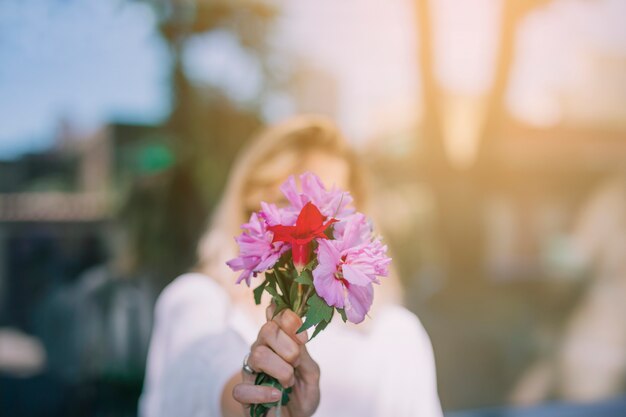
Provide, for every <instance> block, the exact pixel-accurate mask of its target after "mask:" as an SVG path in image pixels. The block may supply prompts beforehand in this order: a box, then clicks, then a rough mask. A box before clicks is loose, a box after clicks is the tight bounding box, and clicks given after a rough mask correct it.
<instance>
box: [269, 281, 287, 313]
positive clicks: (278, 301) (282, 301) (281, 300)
mask: <svg viewBox="0 0 626 417" xmlns="http://www.w3.org/2000/svg"><path fill="white" fill-rule="evenodd" d="M265 291H267V292H268V293H270V294H271V295H272V297H273V298H274V302H275V303H276V309H278V308H279V307H281V306H285V305H288V304H287V301H285V299H284V298H283V296H282V295H280V294H279V293H278V291H277V290H276V286H275V285H272V284H270V285H268V286H266V287H265Z"/></svg>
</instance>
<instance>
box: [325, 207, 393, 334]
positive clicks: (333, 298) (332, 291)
mask: <svg viewBox="0 0 626 417" xmlns="http://www.w3.org/2000/svg"><path fill="white" fill-rule="evenodd" d="M338 224H339V223H338ZM335 238H336V240H318V249H317V260H318V262H319V263H318V266H317V267H316V268H315V269H314V270H313V285H314V286H315V290H316V291H317V294H318V295H319V296H320V297H322V298H323V299H324V301H326V303H328V305H330V306H334V307H337V308H343V309H345V312H346V316H347V318H348V320H350V321H351V322H353V323H360V322H362V321H363V319H364V318H365V315H366V314H367V312H368V311H369V309H370V307H371V305H372V301H373V298H374V292H373V287H372V283H377V284H378V283H380V282H379V281H378V277H379V276H386V275H387V273H388V266H389V263H390V262H391V259H390V258H389V257H387V254H386V252H387V247H386V246H384V245H383V244H382V243H381V242H380V240H378V239H373V238H372V235H371V227H370V225H369V224H368V223H367V221H366V219H365V216H364V215H362V214H360V213H357V214H355V215H353V216H350V217H349V218H348V219H346V220H345V224H344V227H343V228H342V232H341V233H338V235H336V236H335Z"/></svg>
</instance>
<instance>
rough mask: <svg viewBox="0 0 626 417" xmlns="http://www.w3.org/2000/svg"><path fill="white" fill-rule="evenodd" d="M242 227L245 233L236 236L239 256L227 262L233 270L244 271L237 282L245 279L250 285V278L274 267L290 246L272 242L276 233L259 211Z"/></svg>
mask: <svg viewBox="0 0 626 417" xmlns="http://www.w3.org/2000/svg"><path fill="white" fill-rule="evenodd" d="M241 228H242V229H243V233H241V235H239V237H236V238H235V241H236V242H237V244H238V245H239V257H237V258H234V259H231V260H230V261H228V262H226V264H227V265H228V266H229V267H230V268H231V269H232V270H233V271H242V272H241V274H240V275H239V277H238V278H237V284H239V283H240V282H241V281H243V280H245V281H246V284H247V285H248V286H250V278H251V277H252V276H256V275H257V273H259V272H263V271H266V270H268V269H270V268H272V267H273V266H274V264H275V263H276V261H278V259H279V258H280V256H281V255H282V254H283V253H285V252H286V251H287V250H288V249H289V246H288V245H285V244H284V243H282V242H275V243H274V242H272V240H273V238H274V234H273V233H272V232H271V231H269V230H268V229H267V224H266V223H265V220H264V219H263V218H261V217H259V215H258V214H257V213H252V215H251V216H250V220H249V222H248V223H245V224H243V225H242V226H241Z"/></svg>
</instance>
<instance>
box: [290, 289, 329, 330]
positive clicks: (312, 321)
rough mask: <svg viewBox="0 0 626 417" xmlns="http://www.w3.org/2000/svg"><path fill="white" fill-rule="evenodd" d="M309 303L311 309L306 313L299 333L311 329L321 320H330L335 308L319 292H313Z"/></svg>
mask: <svg viewBox="0 0 626 417" xmlns="http://www.w3.org/2000/svg"><path fill="white" fill-rule="evenodd" d="M307 305H308V306H309V309H308V310H307V313H306V320H305V321H304V323H302V326H300V328H299V329H298V331H297V333H300V332H303V331H305V330H306V329H310V328H311V327H313V326H315V325H317V324H318V323H320V322H321V321H330V318H331V317H332V315H333V308H332V307H331V306H329V305H328V304H326V302H325V301H324V300H322V299H321V298H320V297H319V296H318V295H317V294H313V295H312V296H311V297H309V300H308V301H307Z"/></svg>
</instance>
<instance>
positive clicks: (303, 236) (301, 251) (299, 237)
mask: <svg viewBox="0 0 626 417" xmlns="http://www.w3.org/2000/svg"><path fill="white" fill-rule="evenodd" d="M325 219H326V218H325V217H324V216H323V215H322V213H320V211H319V209H318V208H317V207H315V205H314V204H313V203H311V202H308V203H306V205H305V206H304V207H302V211H300V214H299V215H298V219H297V220H296V225H295V226H283V225H281V224H279V225H276V226H268V230H270V231H271V232H274V239H273V240H272V243H274V242H287V243H289V244H290V245H291V253H292V256H293V264H294V266H295V267H296V269H297V270H298V272H302V268H304V266H305V265H306V264H307V263H309V259H310V257H311V243H312V242H313V239H327V238H328V237H327V236H326V235H325V234H324V232H325V231H326V229H327V228H328V226H330V225H331V224H333V223H335V222H337V221H338V220H337V219H333V218H331V219H330V220H328V221H327V222H326V223H324V220H325Z"/></svg>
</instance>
